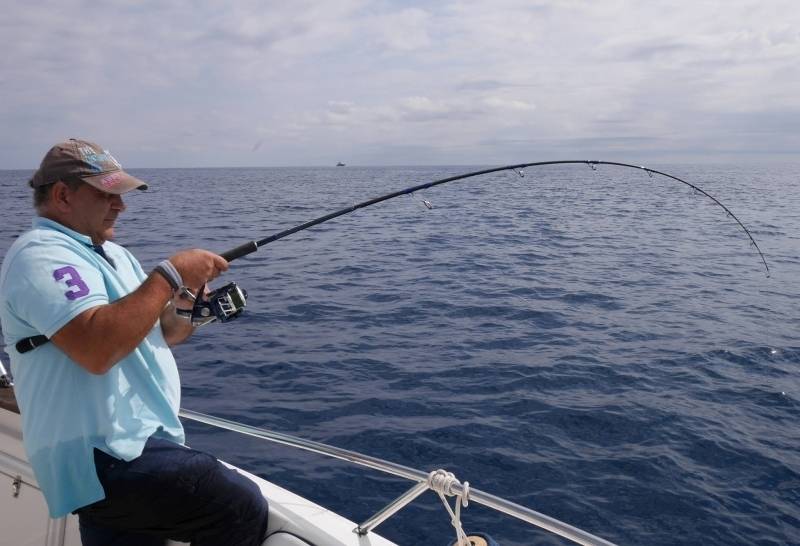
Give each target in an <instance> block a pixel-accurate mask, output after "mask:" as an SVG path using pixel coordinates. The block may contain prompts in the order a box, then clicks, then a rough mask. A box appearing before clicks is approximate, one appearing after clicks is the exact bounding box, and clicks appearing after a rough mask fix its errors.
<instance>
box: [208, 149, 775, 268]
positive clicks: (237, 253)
mask: <svg viewBox="0 0 800 546" xmlns="http://www.w3.org/2000/svg"><path fill="white" fill-rule="evenodd" d="M574 164H584V165H588V166H589V167H591V169H592V170H597V167H596V166H597V165H613V166H617V167H627V168H631V169H639V170H643V171H645V172H646V173H647V174H648V176H649V177H650V178H652V177H653V175H654V174H656V175H659V176H663V177H665V178H667V179H671V180H675V181H677V182H680V183H681V184H685V185H686V186H688V187H690V188H692V189H693V190H694V191H695V192H698V193H700V194H702V195H704V196H706V197H708V198H709V199H711V200H712V201H713V202H714V203H716V204H717V205H719V206H720V207H722V209H723V210H724V211H725V212H726V213H727V215H728V216H730V217H731V218H733V219H734V220H735V221H736V223H737V224H739V227H741V228H742V230H744V232H745V234H746V235H747V237H748V238H749V239H750V243H751V244H752V246H753V247H754V248H755V249H756V251H757V252H758V255H759V256H760V257H761V262H762V263H763V264H764V269H765V271H766V275H767V277H769V276H770V270H769V265H767V260H766V258H765V257H764V253H763V252H761V248H760V247H759V246H758V243H756V240H755V239H754V238H753V235H752V234H751V233H750V230H749V229H747V227H746V226H745V225H744V224H743V223H742V222H741V220H739V218H738V217H737V216H736V215H735V214H734V213H733V212H732V211H731V210H730V209H729V208H728V207H726V206H725V205H724V204H723V203H722V202H721V201H720V200H719V199H717V198H716V197H714V196H713V195H711V194H710V193H708V192H707V191H705V190H704V189H702V188H700V187H698V186H696V185H695V184H692V183H691V182H687V181H686V180H683V179H681V178H678V177H677V176H673V175H671V174H667V173H665V172H661V171H657V170H655V169H650V168H648V167H643V166H640V165H631V164H629V163H618V162H616V161H597V160H560V161H537V162H534V163H520V164H518V165H506V166H505V167H495V168H491V169H483V170H480V171H473V172H469V173H466V174H460V175H457V176H450V177H447V178H442V179H440V180H434V181H433V182H426V183H424V184H419V185H417V186H411V187H409V188H405V189H402V190H398V191H395V192H392V193H387V194H386V195H381V196H380V197H375V198H373V199H368V200H366V201H362V202H361V203H355V204H353V205H352V206H349V207H346V208H343V209H341V210H337V211H335V212H331V213H330V214H326V215H324V216H320V217H319V218H315V219H313V220H309V221H308V222H305V223H303V224H300V225H297V226H295V227H292V228H289V229H285V230H283V231H281V232H279V233H275V234H274V235H270V236H269V237H264V238H263V239H260V240H257V241H250V242H247V243H245V244H243V245H239V246H237V247H236V248H233V249H231V250H228V251H227V252H224V253H222V254H221V256H222V257H223V258H225V259H226V260H228V261H229V262H230V261H232V260H236V259H238V258H241V257H242V256H247V255H248V254H251V253H253V252H255V251H257V250H258V249H259V248H261V247H262V246H264V245H268V244H270V243H273V242H275V241H277V240H279V239H283V238H284V237H288V236H289V235H292V234H293V233H297V232H298V231H303V230H304V229H308V228H310V227H314V226H317V225H319V224H322V223H324V222H327V221H329V220H333V219H334V218H338V217H339V216H344V215H345V214H350V213H351V212H355V211H356V210H358V209H363V208H366V207H369V206H372V205H375V204H377V203H381V202H383V201H388V200H389V199H394V198H395V197H399V196H401V195H410V194H413V193H415V192H417V191H420V190H425V189H428V188H432V187H434V186H439V185H441V184H446V183H448V182H455V181H456V180H464V179H466V178H472V177H474V176H481V175H484V174H490V173H496V172H500V171H515V172H516V173H517V174H519V175H520V176H524V174H523V172H522V169H525V168H529V167H541V166H544V165H574ZM425 205H426V206H427V207H429V208H430V205H429V204H428V203H427V202H425Z"/></svg>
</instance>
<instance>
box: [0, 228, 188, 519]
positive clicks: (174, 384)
mask: <svg viewBox="0 0 800 546" xmlns="http://www.w3.org/2000/svg"><path fill="white" fill-rule="evenodd" d="M103 249H104V250H105V252H106V254H107V255H108V256H109V257H110V258H111V260H112V261H113V262H114V263H115V265H116V269H115V268H114V267H112V266H111V265H110V264H109V263H108V262H107V261H106V260H105V259H103V258H102V257H101V256H100V255H99V254H97V253H96V252H95V251H94V250H93V249H92V246H91V239H90V238H89V237H87V236H86V235H82V234H80V233H77V232H75V231H73V230H71V229H69V228H67V227H65V226H62V225H61V224H59V223H57V222H54V221H52V220H48V219H46V218H41V217H37V218H35V219H34V221H33V229H32V230H31V231H28V232H27V233H25V234H23V235H21V236H20V237H19V238H18V239H17V240H16V241H15V242H14V244H13V245H11V248H10V249H9V250H8V253H7V254H6V256H5V259H4V260H3V266H2V270H0V321H2V327H3V335H4V337H5V343H6V347H5V350H6V352H7V353H8V354H9V356H10V359H11V371H12V373H13V375H14V381H15V385H14V388H15V393H16V396H17V402H18V403H19V407H20V412H21V414H22V436H23V441H24V443H25V450H26V452H27V454H28V459H29V460H30V462H31V466H32V467H33V471H34V473H35V475H36V479H37V481H38V482H39V486H40V487H41V489H42V492H43V493H44V496H45V498H46V499H47V505H48V507H49V509H50V516H51V517H54V518H56V517H61V516H63V515H65V514H67V513H69V512H71V511H73V510H76V509H78V508H80V507H82V506H85V505H87V504H91V503H93V502H95V501H98V500H101V499H103V498H105V494H104V492H103V487H102V486H101V484H100V481H99V480H98V478H97V473H96V471H95V467H94V456H93V449H94V448H98V449H100V450H102V451H105V452H106V453H108V454H110V455H113V456H115V457H117V458H120V459H124V460H126V461H130V460H132V459H135V458H136V457H138V456H139V455H140V454H141V453H142V449H143V448H144V444H145V442H146V441H147V439H148V438H149V437H150V436H151V435H154V434H155V435H158V436H160V437H163V438H167V439H171V440H174V441H175V442H178V443H183V442H184V435H183V427H182V426H181V423H180V421H179V419H178V409H179V407H180V380H179V378H178V369H177V366H176V364H175V359H174V358H173V356H172V352H171V351H170V349H169V347H168V346H167V343H166V341H164V336H163V333H162V331H161V325H160V323H159V322H156V324H155V325H154V326H153V328H152V330H150V333H148V334H147V337H146V338H145V339H144V340H143V341H142V342H141V343H140V344H139V346H138V347H136V349H135V350H134V351H133V352H131V353H130V354H128V356H126V357H125V358H124V359H122V360H121V361H119V362H118V363H117V364H116V365H115V366H114V367H113V368H112V369H111V370H109V371H108V372H107V373H105V374H103V375H94V374H91V373H89V372H88V371H86V370H85V369H84V368H82V367H81V366H79V365H78V364H76V363H75V362H73V361H72V360H70V359H69V357H68V356H67V355H66V354H65V353H63V352H62V351H61V350H59V349H58V347H56V346H55V345H54V344H53V343H46V344H44V345H42V346H41V347H39V348H37V349H34V350H32V351H29V352H27V353H24V354H20V353H19V352H17V350H16V349H15V348H14V345H15V344H16V342H17V341H19V340H20V339H22V338H26V337H30V336H35V335H39V334H44V335H46V336H47V337H51V336H52V335H53V334H55V333H56V332H58V331H59V330H60V329H61V328H62V327H63V326H64V325H66V324H67V323H68V322H69V321H70V320H72V319H73V318H74V317H75V316H77V315H78V314H80V313H82V312H83V311H85V310H87V309H89V308H91V307H94V306H97V305H104V304H106V303H109V302H114V301H116V300H118V299H120V298H122V297H123V296H125V295H127V294H129V293H131V292H132V291H134V290H135V289H136V288H137V287H138V286H139V285H140V284H141V283H142V281H144V279H145V278H146V275H145V273H144V271H143V270H142V267H141V265H139V262H138V261H137V260H136V258H134V257H133V255H132V254H131V253H130V252H128V251H127V250H125V249H124V248H122V247H121V246H119V245H117V244H114V243H112V242H106V243H104V244H103ZM84 342H85V343H87V344H89V345H91V343H92V339H90V338H87V339H85V340H84Z"/></svg>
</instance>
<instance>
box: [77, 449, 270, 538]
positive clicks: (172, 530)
mask: <svg viewBox="0 0 800 546" xmlns="http://www.w3.org/2000/svg"><path fill="white" fill-rule="evenodd" d="M95 464H96V466H97V471H98V476H99V478H100V482H101V483H102V484H103V488H104V489H105V491H106V499H104V500H102V501H99V502H97V503H95V504H92V505H90V506H87V507H85V508H82V509H81V510H79V511H78V514H79V516H80V518H81V523H82V525H84V526H86V527H102V528H109V529H115V530H125V531H128V532H131V533H141V534H145V535H151V536H157V537H163V538H171V539H173V540H179V541H182V542H193V543H195V544H204V543H207V544H215V543H216V541H217V540H219V538H217V537H227V538H226V540H227V541H228V543H230V544H250V543H254V544H255V543H260V540H258V538H260V537H263V533H264V531H265V530H266V501H265V500H264V499H263V497H262V496H261V493H260V491H259V490H258V487H257V486H256V485H255V484H254V483H253V482H252V481H251V480H249V479H247V478H245V477H244V476H242V475H240V474H239V473H237V472H236V471H234V470H231V469H229V468H227V467H226V466H224V465H223V464H221V463H220V462H219V461H217V460H216V459H215V458H214V457H212V456H211V455H208V454H207V453H203V452H201V451H196V450H193V449H188V448H186V447H183V446H180V445H178V444H176V443H174V442H170V441H168V440H163V439H159V438H150V439H149V440H148V442H147V445H146V447H145V450H144V452H143V453H142V455H141V456H140V457H138V458H136V459H134V460H133V461H130V462H125V461H121V460H119V459H115V458H114V457H110V456H109V455H106V454H105V453H102V452H100V451H96V452H95ZM250 536H252V537H254V538H252V539H251V538H248V537H250Z"/></svg>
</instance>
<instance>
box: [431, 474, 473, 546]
mask: <svg viewBox="0 0 800 546" xmlns="http://www.w3.org/2000/svg"><path fill="white" fill-rule="evenodd" d="M455 485H461V483H460V482H459V481H458V480H457V479H456V477H455V475H454V474H453V473H452V472H447V471H446V470H442V469H441V468H440V469H439V470H434V471H433V472H431V473H430V474H428V487H429V488H430V489H432V490H433V491H436V494H437V495H439V498H440V499H442V504H444V507H445V509H446V510H447V513H448V514H450V523H451V524H453V528H454V529H455V530H456V540H457V542H456V544H457V546H471V542H470V540H469V538H467V533H465V532H464V528H463V527H462V526H461V507H462V506H463V507H464V508H466V507H467V506H468V505H469V482H464V485H463V486H462V488H461V493H459V494H457V493H456V492H455V491H454V489H453V486H455ZM445 495H447V496H448V497H453V496H454V497H455V498H456V500H455V512H454V511H453V509H452V508H450V503H449V502H447V498H446V497H445Z"/></svg>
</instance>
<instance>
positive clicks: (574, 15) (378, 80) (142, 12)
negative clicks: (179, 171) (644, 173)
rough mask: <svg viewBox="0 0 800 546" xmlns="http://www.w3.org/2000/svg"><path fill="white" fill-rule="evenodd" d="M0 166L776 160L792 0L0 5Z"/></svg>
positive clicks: (794, 82)
mask: <svg viewBox="0 0 800 546" xmlns="http://www.w3.org/2000/svg"><path fill="white" fill-rule="evenodd" d="M0 2H2V4H3V5H2V11H0V13H2V17H0V41H2V42H1V43H2V54H0V127H2V130H1V131H0V168H5V169H15V168H17V169H34V168H36V167H37V166H38V164H39V162H40V161H41V158H42V156H43V155H44V153H45V152H46V151H47V150H48V149H49V148H50V146H52V145H53V144H55V143H56V142H59V141H61V140H64V139H66V138H69V137H76V138H84V139H88V140H92V141H94V142H97V143H99V144H101V145H102V146H103V147H105V148H107V149H109V150H110V151H111V152H112V153H113V154H114V155H115V156H116V157H117V159H118V160H120V162H121V163H122V164H123V165H124V166H125V167H130V168H135V167H226V166H227V167H237V166H241V167H244V166H316V165H322V166H325V165H334V164H335V163H336V162H337V161H343V162H346V163H347V164H348V165H499V164H507V163H517V162H520V163H521V162H527V161H540V160H555V159H602V160H616V161H629V162H645V161H647V162H651V163H652V162H655V163H665V162H690V163H704V162H744V161H747V162H750V161H763V162H771V161H797V160H798V158H800V9H798V8H797V5H796V0H756V1H751V0H717V1H704V0H694V1H673V2H663V1H657V0H651V1H644V0H640V1H630V0H594V1H589V0H557V1H556V0H553V1H544V0H541V1H537V0H530V1H519V0H485V1H477V0H454V1H450V0H442V1H439V2H433V1H431V2H425V1H408V2H400V1H392V0H382V1H373V0H329V1H326V0H316V1H311V2H308V1H305V0H292V1H286V0H284V1H281V2H277V1H271V0H262V1H256V0H237V1H231V2H220V1H211V0H175V1H155V0H152V1H149V0H137V1H132V0H109V1H98V0H95V1H91V2H89V1H81V0H59V1H58V2H51V1H44V2H38V1H36V0H31V1H30V2H18V1H11V0H0Z"/></svg>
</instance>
